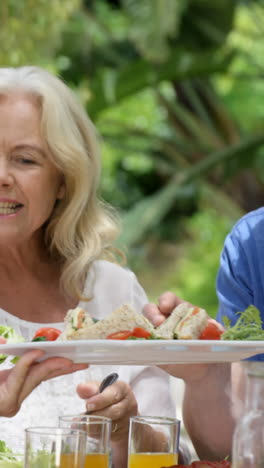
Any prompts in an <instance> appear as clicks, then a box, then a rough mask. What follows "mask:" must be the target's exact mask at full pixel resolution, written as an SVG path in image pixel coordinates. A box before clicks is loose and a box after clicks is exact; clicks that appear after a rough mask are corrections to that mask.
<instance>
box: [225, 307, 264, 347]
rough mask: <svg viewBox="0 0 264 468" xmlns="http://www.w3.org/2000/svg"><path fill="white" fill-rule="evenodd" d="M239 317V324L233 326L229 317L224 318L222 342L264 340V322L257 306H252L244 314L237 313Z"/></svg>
mask: <svg viewBox="0 0 264 468" xmlns="http://www.w3.org/2000/svg"><path fill="white" fill-rule="evenodd" d="M237 315H238V319H237V322H236V323H235V325H233V326H231V322H230V320H229V319H228V317H223V323H224V327H225V331H224V333H223V334H222V335H221V340H246V341H261V340H264V330H263V322H262V319H261V315H260V311H259V310H258V309H257V308H256V307H255V306H253V305H250V306H249V307H248V308H247V309H246V310H244V311H243V312H237Z"/></svg>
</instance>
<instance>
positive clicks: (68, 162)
mask: <svg viewBox="0 0 264 468" xmlns="http://www.w3.org/2000/svg"><path fill="white" fill-rule="evenodd" d="M11 92H12V93H20V92H22V93H25V94H26V95H29V96H32V97H35V98H36V99H37V100H38V102H39V104H40V109H41V131H42V134H43V137H44V138H45V140H46V142H47V144H48V146H49V149H50V153H51V158H52V161H53V163H54V164H55V165H56V167H57V168H58V169H59V170H60V171H61V173H62V174H63V177H64V183H65V196H64V197H63V199H62V200H59V201H58V202H57V203H56V206H55V208H54V210H53V213H52V215H51V217H50V219H49V220H48V221H47V223H46V225H45V242H46V246H47V248H48V251H49V253H50V255H51V256H52V257H53V258H55V259H57V260H59V261H60V262H61V263H62V275H61V287H62V289H63V291H64V293H66V294H67V295H69V296H71V297H76V295H77V296H79V297H81V290H82V286H83V284H84V281H85V278H86V275H87V273H88V271H89V268H90V266H91V264H92V263H93V261H94V260H96V259H99V258H104V259H108V260H111V261H115V259H116V256H115V252H116V249H115V248H114V247H113V243H114V240H115V239H116V237H117V234H118V232H119V226H118V222H117V218H116V214H115V213H114V210H113V209H112V208H110V207H109V206H108V205H107V204H105V203H104V202H102V201H100V200H99V198H98V196H97V190H98V185H99V181H100V173H101V162H100V152H99V148H98V138H97V135H96V130H95V128H94V126H93V124H92V122H91V121H90V119H89V117H88V116H87V114H86V112H85V110H84V109H83V107H82V105H81V104H80V103H79V102H78V100H77V98H76V96H75V95H74V94H73V92H72V91H71V90H70V89H69V88H68V87H67V86H66V85H65V84H64V83H63V82H62V81H61V80H60V79H59V78H57V77H55V76H53V75H51V74H50V73H49V72H47V71H45V70H43V69H41V68H38V67H34V66H32V67H31V66H27V67H19V68H2V69H0V94H7V95H8V94H10V93H11Z"/></svg>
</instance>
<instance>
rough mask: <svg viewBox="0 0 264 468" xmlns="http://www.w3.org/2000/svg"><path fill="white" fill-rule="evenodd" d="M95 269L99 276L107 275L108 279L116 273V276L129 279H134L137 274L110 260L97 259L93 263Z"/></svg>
mask: <svg viewBox="0 0 264 468" xmlns="http://www.w3.org/2000/svg"><path fill="white" fill-rule="evenodd" d="M93 270H94V272H95V273H96V275H97V277H99V276H102V277H107V278H108V279H109V278H111V277H112V275H114V277H116V276H117V277H119V278H124V279H127V280H132V279H133V278H134V277H135V275H134V273H133V272H132V271H131V270H130V269H129V268H126V267H124V266H122V265H120V264H118V263H113V262H110V261H108V260H97V261H95V262H94V264H93Z"/></svg>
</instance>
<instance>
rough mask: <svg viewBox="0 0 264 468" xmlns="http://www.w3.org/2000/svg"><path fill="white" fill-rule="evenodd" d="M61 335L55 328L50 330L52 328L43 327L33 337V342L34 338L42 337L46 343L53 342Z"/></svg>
mask: <svg viewBox="0 0 264 468" xmlns="http://www.w3.org/2000/svg"><path fill="white" fill-rule="evenodd" d="M60 334H61V331H60V330H58V329H57V328H52V327H43V328H39V329H38V330H37V331H36V333H35V335H34V337H33V340H34V338H38V337H44V338H46V340H47V341H55V340H56V339H57V338H58V336H60Z"/></svg>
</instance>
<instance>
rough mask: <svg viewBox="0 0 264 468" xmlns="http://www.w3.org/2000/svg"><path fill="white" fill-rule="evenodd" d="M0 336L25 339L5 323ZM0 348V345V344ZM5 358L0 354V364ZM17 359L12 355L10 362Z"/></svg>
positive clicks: (5, 356)
mask: <svg viewBox="0 0 264 468" xmlns="http://www.w3.org/2000/svg"><path fill="white" fill-rule="evenodd" d="M0 336H3V338H5V339H6V340H7V342H8V343H20V342H22V341H25V339H24V338H23V336H21V335H19V334H18V333H17V332H16V331H15V330H14V329H13V328H12V327H8V326H6V325H0ZM0 350H1V345H0ZM6 358H7V355H6V354H0V364H2V362H4V361H5V360H6ZM17 360H18V358H17V357H14V358H13V359H12V361H11V362H13V364H15V363H16V362H17ZM0 452H1V450H0Z"/></svg>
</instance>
